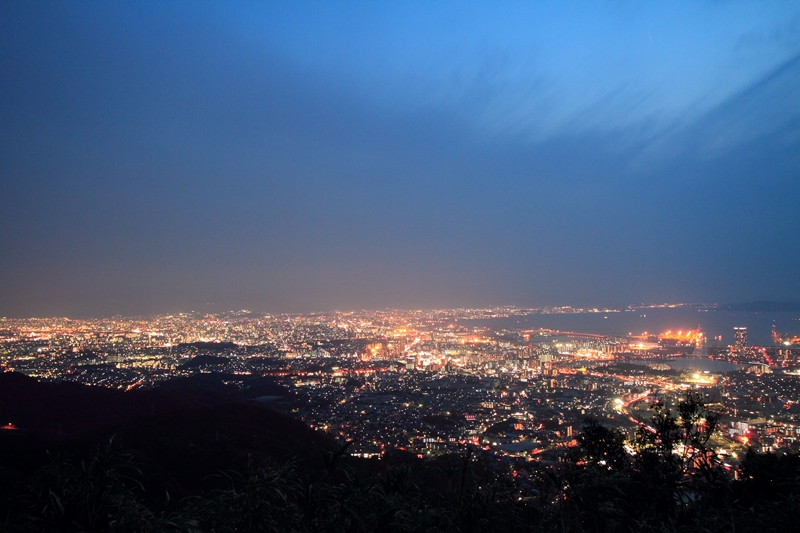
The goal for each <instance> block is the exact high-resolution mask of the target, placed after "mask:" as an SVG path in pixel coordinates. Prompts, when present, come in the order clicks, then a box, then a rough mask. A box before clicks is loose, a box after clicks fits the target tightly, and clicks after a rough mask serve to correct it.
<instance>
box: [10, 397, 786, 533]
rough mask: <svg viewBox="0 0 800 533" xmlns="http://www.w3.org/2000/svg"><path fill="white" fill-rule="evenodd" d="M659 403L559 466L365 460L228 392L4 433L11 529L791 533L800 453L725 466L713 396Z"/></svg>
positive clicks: (602, 432) (590, 424) (587, 426)
mask: <svg viewBox="0 0 800 533" xmlns="http://www.w3.org/2000/svg"><path fill="white" fill-rule="evenodd" d="M24 386H30V384H29V383H25V384H24ZM51 392H52V391H51ZM103 394H105V392H103ZM159 394H162V393H159ZM1 399H2V398H0V400H1ZM112 400H113V399H112ZM228 400H230V399H228ZM169 401H172V400H169ZM209 401H210V400H209ZM212 403H213V402H212ZM2 407H3V405H2V404H0V409H1V408H2ZM54 409H55V408H54ZM151 410H152V409H151ZM652 413H653V415H652V421H651V423H650V426H649V428H648V427H643V428H642V429H641V431H640V432H639V434H638V435H637V437H636V438H635V439H633V440H632V441H631V442H627V443H626V441H625V439H624V437H623V435H622V434H620V433H618V432H616V431H614V430H611V429H608V428H606V427H604V426H602V425H601V424H600V423H598V422H597V421H596V420H592V419H589V420H587V421H586V422H585V423H584V425H583V428H582V431H581V434H580V435H579V438H578V441H579V446H578V447H576V448H574V449H571V451H570V452H569V453H568V454H567V455H566V456H565V458H564V461H563V462H557V463H554V464H543V463H540V462H538V461H530V462H525V461H521V462H519V463H515V464H510V463H508V462H506V461H505V460H503V461H498V460H497V459H496V458H493V457H491V456H489V455H486V454H484V453H483V452H481V451H480V450H475V449H464V450H463V452H462V453H461V454H454V455H450V456H443V457H438V458H435V459H429V460H424V461H423V460H419V459H417V457H416V456H415V455H412V454H408V453H406V452H402V451H390V452H388V453H387V454H386V456H385V457H384V458H383V459H381V460H359V459H356V458H353V457H349V456H348V454H347V446H346V445H345V446H343V447H340V446H339V445H337V444H336V443H335V442H333V441H332V440H330V439H328V438H327V437H326V436H325V435H324V434H321V433H318V432H314V431H312V430H310V429H308V428H306V427H305V426H303V425H302V424H300V423H299V422H296V421H294V420H292V419H290V418H289V417H286V416H284V415H281V414H279V413H276V412H273V411H270V410H268V409H265V408H264V407H262V406H259V405H254V404H250V403H246V402H241V401H227V400H226V401H225V402H222V403H219V404H215V405H194V404H193V405H191V406H189V407H185V408H179V407H175V408H174V409H173V410H172V411H169V412H165V413H162V414H156V415H147V416H143V417H140V418H136V419H130V420H125V421H124V424H118V425H115V424H113V423H111V424H109V425H106V426H104V427H102V428H93V429H91V430H86V431H83V432H81V433H80V434H74V435H69V436H64V435H53V434H50V433H47V432H41V431H40V432H35V431H4V432H3V435H2V437H1V438H0V446H2V448H0V529H1V530H3V531H10V532H15V531H41V532H50V531H53V532H55V531H71V532H90V531H92V532H93V531H97V532H99V531H109V532H150V531H152V532H156V531H159V532H160V531H202V532H212V531H213V532H245V531H247V532H257V531H259V532H260V531H269V532H283V531H286V532H290V531H291V532H295V531H296V532H312V531H321V532H328V531H330V532H373V531H375V532H403V531H420V532H421V531H441V532H484V531H497V532H515V531H532V532H533V531H553V532H579V531H587V532H588V531H592V532H594V531H608V532H612V531H726V532H727V531H729V532H742V531H791V530H794V528H795V527H796V521H797V517H798V516H799V514H798V513H800V500H799V499H798V494H799V490H798V489H800V477H798V476H800V458H799V457H798V456H797V455H782V456H777V455H763V454H755V453H749V454H748V455H747V457H746V458H744V460H743V461H742V463H741V465H739V466H738V467H736V468H735V469H727V468H726V467H725V466H724V465H722V464H720V463H718V462H717V460H716V456H715V454H714V453H712V452H713V450H710V449H709V448H708V442H709V435H710V434H711V432H712V431H713V429H714V425H715V422H716V417H715V415H714V414H713V413H710V412H708V411H706V409H705V405H704V402H703V399H702V397H700V396H697V395H692V394H690V395H688V396H687V397H686V399H685V401H683V402H682V403H681V404H680V405H679V407H678V409H677V410H675V411H670V410H668V409H666V408H665V407H664V406H663V405H659V404H656V405H654V406H653V407H652ZM111 418H113V417H111ZM265 428H266V429H265ZM111 435H113V437H112V436H111ZM98 443H100V444H98ZM626 445H627V446H629V449H626ZM631 449H632V450H633V451H634V453H633V454H631V453H630V451H631Z"/></svg>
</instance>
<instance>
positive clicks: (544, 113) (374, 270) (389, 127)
mask: <svg viewBox="0 0 800 533" xmlns="http://www.w3.org/2000/svg"><path fill="white" fill-rule="evenodd" d="M0 15H1V16H0V91H2V98H0V140H1V141H2V148H0V193H2V197H3V208H2V210H0V247H2V250H3V251H4V253H3V256H4V259H3V261H2V262H0V316H2V315H7V316H31V315H38V316H42V315H53V314H61V315H98V314H112V313H123V314H132V313H147V312H162V311H163V312H170V311H182V310H188V309H195V310H202V309H209V310H212V309H213V310H219V309H233V308H242V307H248V308H254V309H258V310H267V311H288V312H295V311H309V310H324V309H333V308H339V309H352V308H376V307H439V306H472V305H497V304H505V303H516V304H518V305H553V304H575V305H622V304H627V303H632V302H640V301H667V300H669V301H675V300H682V301H720V302H734V301H742V300H750V299H765V298H769V299H779V300H800V276H798V275H797V274H798V267H797V265H798V264H800V251H799V250H800V246H797V245H796V242H797V241H798V238H797V235H800V215H798V209H797V198H798V193H800V182H799V179H798V178H800V155H799V154H800V149H798V148H800V6H797V4H796V3H793V2H767V1H763V2H725V1H714V2H670V3H664V4H663V5H661V4H656V3H650V2H626V1H620V2H563V3H561V2H560V3H550V2H520V3H512V2H507V3H503V5H502V6H496V5H493V4H491V3H457V2H417V3H406V2H404V3H402V4H400V3H398V4H388V3H382V2H345V3H335V2H324V3H322V2H320V3H305V2H285V3H255V2H254V3H246V2H241V3H234V2H219V3H213V2H208V3H197V2H131V3H124V2H119V3H105V2H96V3H91V2H84V3H51V2H47V3H36V2H25V3H6V4H4V5H3V6H2V7H0Z"/></svg>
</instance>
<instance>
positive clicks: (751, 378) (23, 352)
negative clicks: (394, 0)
mask: <svg viewBox="0 0 800 533" xmlns="http://www.w3.org/2000/svg"><path fill="white" fill-rule="evenodd" d="M665 305H666V304H665ZM676 305H681V304H676ZM621 312H637V311H636V309H634V308H628V309H623V310H616V309H577V308H571V307H560V308H545V309H520V308H515V307H504V308H492V309H451V310H419V311H397V310H383V311H361V312H330V313H318V314H303V315H291V316H290V315H268V314H256V313H253V312H250V311H238V312H230V313H224V314H214V315H210V314H198V313H186V314H175V315H159V316H149V317H139V318H121V317H114V318H105V319H85V320H73V319H67V318H51V319H6V318H3V319H0V369H1V370H2V371H5V372H17V373H22V374H26V375H28V376H32V377H35V378H37V379H39V380H40V381H56V382H63V381H73V382H79V383H84V384H89V385H95V386H103V387H110V388H117V389H123V390H132V389H137V388H142V389H148V388H153V387H157V386H159V384H163V383H164V382H166V381H168V380H171V379H173V378H176V377H181V376H183V377H187V376H202V375H205V374H212V373H213V374H215V375H217V376H219V375H221V376H223V377H224V381H225V383H226V384H227V385H228V386H230V387H233V388H236V389H237V390H239V391H241V392H242V393H243V394H245V395H246V396H247V397H248V398H250V399H251V400H252V401H253V402H261V403H263V404H265V405H267V406H269V407H271V408H273V409H276V410H278V411H282V412H284V413H286V414H288V415H290V416H292V417H294V418H296V419H299V420H302V421H303V422H305V423H306V424H307V425H308V426H310V427H312V428H314V429H316V430H319V431H323V432H326V433H327V434H329V435H332V436H334V437H335V438H336V439H337V440H339V442H342V443H345V442H350V443H351V444H350V448H349V453H350V454H352V455H355V456H360V457H381V456H382V455H383V454H385V453H386V452H387V451H388V450H405V451H407V452H410V453H413V454H416V455H418V456H419V457H420V458H424V457H430V456H437V455H441V454H446V453H452V452H455V451H458V450H462V449H464V448H465V447H472V448H475V449H482V450H483V451H485V452H486V453H489V454H491V455H494V456H497V457H498V458H503V457H505V458H509V460H512V461H520V460H524V461H543V462H557V461H559V460H561V458H562V457H563V456H564V454H565V453H568V450H569V449H570V448H572V447H574V446H576V445H577V441H576V434H577V432H578V431H579V430H580V427H581V424H582V423H583V422H584V421H585V420H586V419H587V418H590V417H592V418H594V419H597V420H599V421H601V422H602V423H603V424H604V425H606V426H609V427H613V428H617V429H619V430H621V431H622V432H623V433H625V434H627V435H629V436H633V434H634V433H635V432H636V431H637V430H639V429H640V428H647V427H648V420H649V418H650V412H649V411H650V410H649V408H650V406H651V405H653V404H654V403H657V402H660V403H661V404H663V405H667V406H670V405H671V406H675V405H677V403H678V402H679V401H680V400H681V398H684V397H685V396H686V393H687V391H696V392H698V393H700V394H701V395H702V397H703V398H705V401H706V406H707V408H708V409H709V410H710V411H713V412H715V413H717V414H719V415H720V418H719V420H718V423H717V425H716V427H715V431H714V434H713V436H712V437H711V438H712V441H713V444H714V449H715V450H716V453H717V454H718V459H719V460H720V461H721V462H722V463H723V464H724V465H726V467H727V468H732V465H733V466H735V465H736V464H737V463H738V460H739V458H740V456H742V454H743V453H745V452H746V450H748V449H754V450H757V451H760V452H776V451H797V450H798V449H800V442H798V439H800V403H798V399H799V398H800V395H798V391H799V390H800V387H799V385H800V383H799V381H798V380H800V374H799V373H798V372H797V369H798V367H800V345H798V343H800V338H798V337H793V336H791V335H787V334H783V333H780V332H779V331H777V330H775V329H773V341H774V342H773V344H772V345H769V346H751V345H750V344H749V343H748V340H747V329H746V327H744V326H742V327H740V328H736V330H735V331H732V332H731V339H733V342H732V343H731V344H722V343H716V344H714V343H713V342H710V339H706V338H705V334H704V332H702V331H698V330H690V331H676V332H674V331H664V332H660V333H657V334H631V335H629V336H626V337H610V336H605V335H600V334H596V333H583V332H579V331H576V332H573V331H559V330H550V329H523V328H511V329H506V328H502V329H496V328H490V327H487V326H486V325H475V324H476V323H481V322H483V323H485V322H486V321H487V320H489V319H493V318H502V317H514V316H521V317H522V316H530V315H534V314H559V313H561V314H569V313H621ZM690 358H691V360H701V359H702V360H705V361H715V362H718V363H721V364H720V365H719V366H720V367H724V368H725V370H715V369H712V370H697V369H696V368H694V369H689V368H688V367H687V365H682V364H680V363H681V362H682V361H684V362H685V361H687V360H690ZM681 368H683V369H681ZM3 424H5V426H3V427H4V428H5V429H8V430H13V429H15V428H16V427H17V426H16V425H15V422H14V420H9V421H3Z"/></svg>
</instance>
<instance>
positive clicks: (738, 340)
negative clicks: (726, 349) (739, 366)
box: [733, 327, 747, 354]
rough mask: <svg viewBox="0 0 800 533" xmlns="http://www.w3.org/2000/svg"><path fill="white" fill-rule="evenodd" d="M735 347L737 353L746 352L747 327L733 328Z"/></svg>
mask: <svg viewBox="0 0 800 533" xmlns="http://www.w3.org/2000/svg"><path fill="white" fill-rule="evenodd" d="M733 349H734V350H735V351H736V353H740V354H741V353H744V352H746V351H747V328H746V327H735V328H733Z"/></svg>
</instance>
